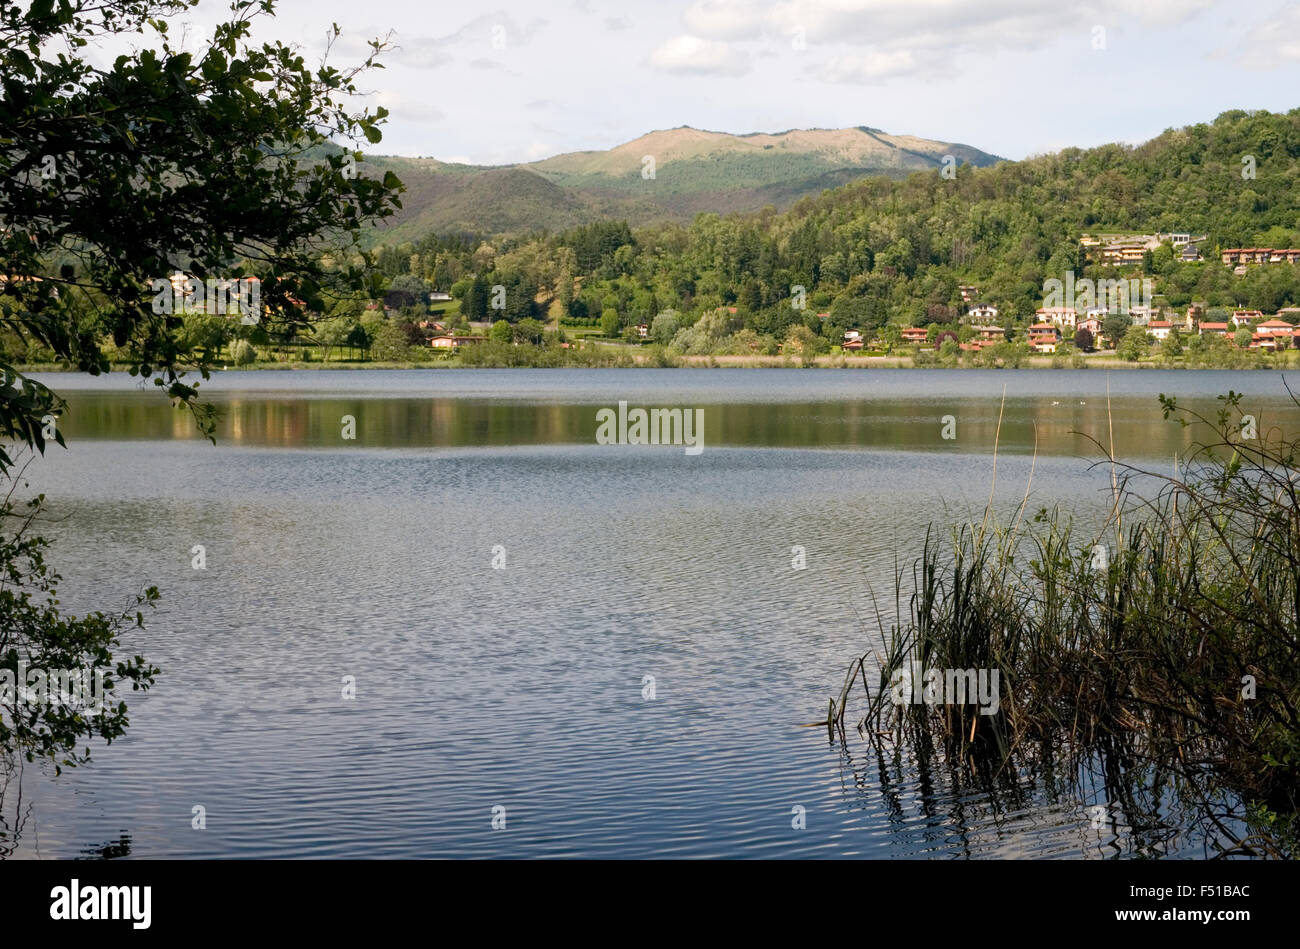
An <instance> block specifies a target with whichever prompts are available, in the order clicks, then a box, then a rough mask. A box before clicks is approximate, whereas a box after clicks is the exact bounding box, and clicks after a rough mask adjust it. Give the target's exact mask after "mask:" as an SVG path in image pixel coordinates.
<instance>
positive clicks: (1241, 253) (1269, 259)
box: [1221, 247, 1300, 265]
mask: <svg viewBox="0 0 1300 949" xmlns="http://www.w3.org/2000/svg"><path fill="white" fill-rule="evenodd" d="M1221 256H1222V258H1223V262H1224V263H1225V264H1242V265H1244V264H1295V263H1300V249H1296V248H1275V247H1229V248H1228V249H1227V250H1224V251H1222V253H1221Z"/></svg>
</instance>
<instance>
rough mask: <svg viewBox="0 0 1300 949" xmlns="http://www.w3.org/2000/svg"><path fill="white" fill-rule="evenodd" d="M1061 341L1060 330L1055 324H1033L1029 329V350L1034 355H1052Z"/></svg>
mask: <svg viewBox="0 0 1300 949" xmlns="http://www.w3.org/2000/svg"><path fill="white" fill-rule="evenodd" d="M1060 341H1061V328H1060V327H1059V326H1057V325H1056V324H1055V323H1035V324H1034V325H1033V326H1031V327H1029V348H1030V349H1032V350H1033V351H1034V352H1036V353H1054V352H1056V345H1057V343H1059V342H1060Z"/></svg>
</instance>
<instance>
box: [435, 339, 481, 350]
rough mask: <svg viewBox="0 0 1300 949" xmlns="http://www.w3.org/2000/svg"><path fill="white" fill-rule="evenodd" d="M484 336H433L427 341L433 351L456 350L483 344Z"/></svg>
mask: <svg viewBox="0 0 1300 949" xmlns="http://www.w3.org/2000/svg"><path fill="white" fill-rule="evenodd" d="M486 339H487V337H486V336H435V337H434V338H433V339H431V340H429V345H430V346H431V347H433V348H434V349H445V350H453V351H454V350H457V349H460V347H462V346H470V345H473V344H475V343H481V342H484V341H485V340H486Z"/></svg>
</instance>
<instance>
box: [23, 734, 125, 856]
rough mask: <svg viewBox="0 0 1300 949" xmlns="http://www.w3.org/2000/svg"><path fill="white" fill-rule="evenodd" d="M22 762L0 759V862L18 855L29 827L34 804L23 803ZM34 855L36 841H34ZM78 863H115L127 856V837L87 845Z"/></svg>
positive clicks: (81, 852)
mask: <svg viewBox="0 0 1300 949" xmlns="http://www.w3.org/2000/svg"><path fill="white" fill-rule="evenodd" d="M23 770H24V769H23V762H22V761H21V760H17V761H15V760H14V758H13V756H12V755H5V756H0V860H4V859H7V858H8V857H11V856H13V855H14V854H15V853H17V852H18V846H19V844H21V843H22V840H23V833H24V832H25V831H26V830H28V828H29V825H31V824H32V815H33V811H34V808H35V802H33V801H28V800H25V799H24V795H23ZM34 843H35V845H36V848H37V851H38V852H39V849H40V841H39V840H38V839H37V840H34ZM78 853H79V855H80V857H79V858H80V859H82V860H116V859H118V858H119V857H129V856H130V855H131V835H130V833H129V832H128V831H126V830H122V831H120V832H119V834H118V837H117V839H116V840H108V841H105V842H104V843H102V844H101V843H92V844H87V845H86V846H84V847H82V848H81V849H80V850H79V851H78Z"/></svg>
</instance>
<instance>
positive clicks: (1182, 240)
mask: <svg viewBox="0 0 1300 949" xmlns="http://www.w3.org/2000/svg"><path fill="white" fill-rule="evenodd" d="M1166 236H1167V237H1168V238H1169V243H1170V244H1173V245H1174V246H1175V247H1182V246H1183V245H1184V244H1189V243H1191V240H1192V235H1191V232H1188V233H1186V234H1180V233H1178V232H1174V233H1171V234H1168V235H1166Z"/></svg>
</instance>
